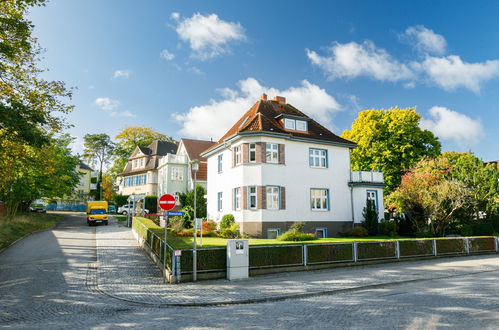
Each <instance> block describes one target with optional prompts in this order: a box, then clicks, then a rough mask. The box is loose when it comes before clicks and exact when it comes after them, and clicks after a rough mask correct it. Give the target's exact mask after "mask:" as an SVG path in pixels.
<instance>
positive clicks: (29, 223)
mask: <svg viewBox="0 0 499 330" xmlns="http://www.w3.org/2000/svg"><path fill="white" fill-rule="evenodd" d="M62 218H63V216H62V215H60V214H47V213H25V214H19V215H17V216H15V217H5V216H3V217H0V250H1V249H3V248H5V247H7V246H9V245H10V244H12V242H14V241H16V240H18V239H19V238H21V237H24V236H26V235H27V234H29V233H31V232H34V231H38V230H43V229H48V228H51V227H53V226H54V225H55V224H56V223H58V222H59V221H61V220H62Z"/></svg>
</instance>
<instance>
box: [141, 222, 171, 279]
mask: <svg viewBox="0 0 499 330" xmlns="http://www.w3.org/2000/svg"><path fill="white" fill-rule="evenodd" d="M132 227H133V228H134V230H135V231H136V232H137V234H138V235H139V236H140V237H142V238H143V239H144V240H145V241H146V242H147V245H149V246H150V247H151V250H152V251H153V253H154V254H156V256H157V257H158V258H159V259H160V261H161V263H163V258H164V248H163V240H162V235H164V230H163V228H161V227H160V226H158V225H157V224H156V223H154V222H153V221H152V220H149V219H146V218H142V217H133V221H132ZM172 254H173V252H172V250H171V249H170V248H167V249H166V267H167V268H168V269H170V270H171V269H172Z"/></svg>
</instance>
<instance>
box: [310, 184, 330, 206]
mask: <svg viewBox="0 0 499 330" xmlns="http://www.w3.org/2000/svg"><path fill="white" fill-rule="evenodd" d="M310 204H311V207H312V210H313V211H327V210H329V190H328V189H310Z"/></svg>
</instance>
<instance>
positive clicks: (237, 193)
mask: <svg viewBox="0 0 499 330" xmlns="http://www.w3.org/2000/svg"><path fill="white" fill-rule="evenodd" d="M234 209H235V210H240V209H241V188H239V187H238V188H234Z"/></svg>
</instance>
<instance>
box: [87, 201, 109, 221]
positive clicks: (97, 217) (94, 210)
mask: <svg viewBox="0 0 499 330" xmlns="http://www.w3.org/2000/svg"><path fill="white" fill-rule="evenodd" d="M107 208H108V205H107V202H106V201H94V202H88V203H87V223H88V225H89V226H91V225H92V224H97V223H104V224H105V225H106V226H107V222H108V216H107Z"/></svg>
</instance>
